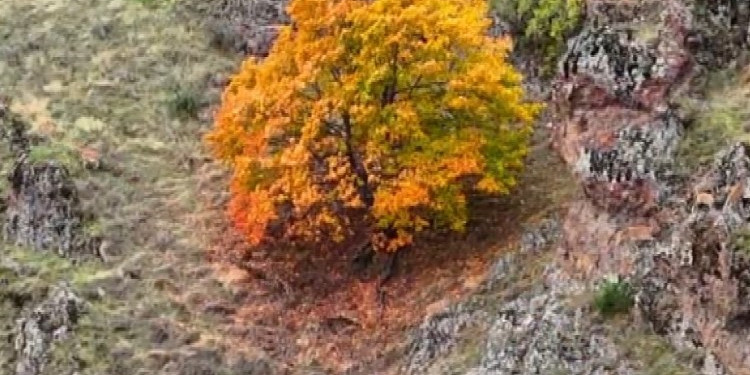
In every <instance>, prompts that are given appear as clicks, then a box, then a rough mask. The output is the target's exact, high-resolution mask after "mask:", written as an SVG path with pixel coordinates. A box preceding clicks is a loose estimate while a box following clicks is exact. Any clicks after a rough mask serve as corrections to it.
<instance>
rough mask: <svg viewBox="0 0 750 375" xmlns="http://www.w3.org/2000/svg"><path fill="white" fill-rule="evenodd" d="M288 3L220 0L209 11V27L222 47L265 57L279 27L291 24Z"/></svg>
mask: <svg viewBox="0 0 750 375" xmlns="http://www.w3.org/2000/svg"><path fill="white" fill-rule="evenodd" d="M287 3H288V1H287V0H221V1H218V2H214V3H213V4H211V6H210V9H209V10H208V13H209V14H208V16H209V22H208V27H209V30H210V31H211V34H212V35H213V39H214V43H216V44H217V45H218V46H220V47H222V48H226V49H229V50H233V51H237V52H243V53H245V54H247V55H251V56H258V57H265V56H266V55H268V52H269V50H270V49H271V45H272V44H273V41H274V40H275V39H276V35H277V33H278V28H279V26H280V25H283V24H286V23H288V22H289V20H288V17H287V15H286V10H285V7H286V4H287Z"/></svg>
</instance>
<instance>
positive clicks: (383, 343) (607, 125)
mask: <svg viewBox="0 0 750 375" xmlns="http://www.w3.org/2000/svg"><path fill="white" fill-rule="evenodd" d="M546 3H548V4H552V5H548V6H550V7H552V9H553V10H555V9H558V10H559V8H555V7H559V6H561V5H560V3H559V2H556V1H547V2H546ZM285 4H286V3H285V2H284V1H273V0H244V1H243V0H212V1H199V0H172V1H167V0H163V1H162V0H149V1H146V0H75V1H73V0H4V1H2V2H0V41H2V43H0V221H2V223H3V229H2V238H3V242H2V244H0V374H9V375H10V374H14V375H42V374H54V375H59V374H71V375H72V374H77V375H84V374H90V375H105V374H106V375H110V374H111V375H117V374H122V375H126V374H127V375H130V374H142V375H145V374H174V375H198V374H200V375H209V374H211V375H213V374H216V375H220V374H221V375H229V374H238V375H239V374H243V375H246V374H256V375H260V374H472V375H480V374H644V375H645V374H654V375H656V374H659V375H661V374H705V375H718V374H736V375H743V374H750V370H748V369H750V250H748V249H750V248H748V246H750V245H749V244H748V243H747V237H748V233H750V232H748V230H749V229H750V228H749V227H748V224H747V223H748V220H750V210H749V208H748V207H750V206H749V204H750V143H744V142H750V138H748V134H750V133H748V132H749V131H750V128H748V125H750V109H748V108H747V105H746V103H747V102H748V100H750V65H749V63H750V60H748V56H747V52H748V51H749V50H750V8H748V6H747V4H745V3H743V2H742V1H739V0H719V1H705V0H668V1H656V0H654V1H651V0H642V1H615V0H612V1H610V0H588V1H586V4H585V7H582V8H581V10H580V11H581V18H580V19H577V20H575V22H572V21H570V20H563V21H564V22H568V21H570V24H565V25H563V27H564V28H565V30H566V31H565V32H564V33H562V34H555V35H561V36H559V38H558V39H554V40H552V41H549V40H548V39H533V38H532V37H530V36H529V35H535V34H534V33H533V32H531V33H529V32H528V31H525V29H524V28H526V27H527V25H528V24H529V21H528V20H526V19H522V17H516V18H514V17H511V16H510V15H509V14H508V13H507V12H508V11H507V9H506V8H503V6H504V5H507V4H510V0H509V2H503V1H502V0H499V1H498V2H496V3H495V4H494V5H495V7H494V8H493V9H494V10H493V12H492V14H491V16H492V18H493V20H494V21H495V23H494V25H495V27H494V28H493V30H492V31H493V32H494V33H497V34H504V33H507V34H510V35H511V36H513V37H514V38H516V39H517V40H518V43H517V44H516V49H515V50H514V52H513V56H512V61H513V62H514V64H515V65H516V66H517V67H518V68H519V69H520V70H521V71H522V73H523V74H524V75H525V84H524V87H525V88H526V91H527V95H528V97H529V99H531V100H538V101H543V102H545V104H546V108H545V110H544V112H543V113H542V114H541V115H540V117H539V119H538V120H537V121H536V124H535V126H534V129H535V133H534V136H533V138H532V141H531V145H530V152H529V155H528V156H527V160H526V167H525V169H524V172H523V174H522V175H521V176H520V178H519V184H518V186H516V187H515V188H514V189H513V191H512V192H511V194H509V195H506V196H501V197H495V196H486V195H475V196H472V197H471V199H470V202H469V208H470V217H469V220H468V223H467V230H466V231H465V232H464V233H443V232H428V233H425V234H421V235H420V238H419V241H418V242H417V243H416V245H415V246H413V247H412V248H409V249H408V251H404V252H403V254H401V255H400V259H399V262H398V267H397V268H396V269H395V273H394V274H393V276H392V277H391V278H389V280H388V282H387V283H385V284H383V285H382V286H381V283H380V279H379V275H380V274H382V273H383V272H384V271H383V269H385V268H388V264H389V259H388V258H387V257H386V256H384V255H382V254H378V255H376V256H375V257H374V259H373V261H372V264H371V265H370V266H369V267H366V268H365V269H360V268H358V267H355V266H353V264H355V263H356V256H357V254H354V253H352V252H350V251H346V249H328V248H304V249H300V250H295V251H267V250H259V251H248V245H247V243H246V242H245V241H244V239H243V238H242V236H241V235H240V234H238V233H237V232H236V231H235V229H234V228H233V226H232V224H231V222H230V220H229V219H228V218H227V216H226V215H225V210H226V205H227V202H228V200H229V192H228V191H227V186H228V183H229V182H228V181H229V171H228V170H227V169H226V167H225V166H223V165H221V164H220V163H219V162H217V161H216V160H214V159H213V157H212V156H211V154H210V153H209V152H208V150H207V149H206V147H205V144H204V142H203V140H202V137H203V135H204V134H205V133H206V132H207V131H209V130H210V129H211V128H212V126H213V120H214V119H213V116H214V114H215V113H216V110H217V107H218V105H219V103H220V100H221V93H222V90H224V87H225V86H226V84H227V83H228V82H229V80H230V79H231V76H232V74H233V73H234V72H236V71H237V69H238V68H239V66H240V63H241V62H242V60H243V59H244V58H245V57H246V56H256V57H258V58H262V57H263V56H265V55H266V54H267V53H268V51H269V48H270V46H271V44H272V43H273V40H274V37H275V35H276V31H277V30H278V27H279V25H282V24H286V23H288V22H289V20H288V19H287V17H286V15H285V13H284V10H283V9H284V6H285ZM549 22H556V21H554V20H552V21H549ZM542 28H543V26H542ZM537 32H539V31H537ZM545 33H546V34H545ZM541 35H553V34H552V33H551V31H549V30H546V29H542V31H541ZM539 40H545V43H549V44H548V45H545V46H544V47H543V46H541V45H540V44H538V43H540V42H539ZM248 254H249V255H248Z"/></svg>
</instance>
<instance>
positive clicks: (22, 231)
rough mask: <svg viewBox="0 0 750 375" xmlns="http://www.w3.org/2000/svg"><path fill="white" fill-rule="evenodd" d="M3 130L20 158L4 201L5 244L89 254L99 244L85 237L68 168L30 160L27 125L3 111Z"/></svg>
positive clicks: (0, 122) (0, 113)
mask: <svg viewBox="0 0 750 375" xmlns="http://www.w3.org/2000/svg"><path fill="white" fill-rule="evenodd" d="M0 129H3V133H2V134H0V136H2V137H3V138H4V139H5V140H6V141H7V143H8V147H9V150H10V151H11V154H12V155H15V163H14V165H13V167H12V169H11V171H10V174H9V176H8V180H9V183H10V184H9V185H10V186H9V192H8V196H7V198H6V199H5V206H6V207H5V222H4V224H3V231H2V235H3V238H4V239H5V241H7V242H10V243H13V244H15V245H18V246H26V247H29V248H32V249H34V250H38V251H52V252H55V253H57V254H58V255H61V256H65V257H78V256H81V255H83V254H84V253H90V252H91V251H89V249H91V248H92V247H95V241H92V240H91V239H87V238H86V236H85V235H84V231H83V213H82V211H81V209H80V202H79V199H78V190H77V188H76V186H75V183H74V182H73V179H72V177H71V176H70V174H69V172H68V170H67V168H66V167H65V166H64V165H62V164H61V163H59V162H57V161H55V160H46V161H32V160H30V158H29V152H30V151H29V148H30V143H31V142H30V136H29V135H28V134H27V133H26V126H25V125H24V124H23V122H22V121H20V120H19V119H18V118H17V117H15V116H13V115H12V114H11V113H10V112H9V111H7V110H6V109H2V108H0Z"/></svg>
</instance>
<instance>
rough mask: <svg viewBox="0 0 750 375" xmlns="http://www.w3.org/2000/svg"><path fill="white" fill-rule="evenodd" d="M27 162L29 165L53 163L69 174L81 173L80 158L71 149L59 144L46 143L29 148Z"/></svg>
mask: <svg viewBox="0 0 750 375" xmlns="http://www.w3.org/2000/svg"><path fill="white" fill-rule="evenodd" d="M28 157H29V161H30V162H31V163H43V162H48V161H55V162H58V163H60V164H62V165H63V166H65V168H67V169H68V172H70V173H71V174H76V173H78V172H80V171H81V167H82V164H81V158H80V156H79V155H78V154H77V153H75V151H73V150H72V149H71V148H69V147H67V146H65V145H63V144H61V143H47V144H40V145H36V146H33V147H31V149H30V150H29V156H28Z"/></svg>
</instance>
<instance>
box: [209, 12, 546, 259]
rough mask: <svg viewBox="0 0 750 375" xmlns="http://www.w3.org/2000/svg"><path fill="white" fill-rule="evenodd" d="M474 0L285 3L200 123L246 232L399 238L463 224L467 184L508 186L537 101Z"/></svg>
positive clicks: (389, 242)
mask: <svg viewBox="0 0 750 375" xmlns="http://www.w3.org/2000/svg"><path fill="white" fill-rule="evenodd" d="M485 3H486V2H485V1H483V0H370V1H365V0H293V1H292V2H291V4H290V5H289V8H288V12H289V14H290V16H291V19H292V20H293V22H292V24H291V25H289V26H286V27H284V28H283V29H282V30H281V32H280V33H279V37H278V39H277V41H276V44H275V45H274V47H273V49H272V50H271V53H270V55H269V56H268V57H267V58H266V59H265V60H263V61H256V60H254V59H249V60H247V61H246V62H245V63H244V64H243V65H242V67H241V69H240V71H239V73H238V74H237V75H236V76H235V77H234V79H233V80H232V82H231V83H230V85H229V87H228V88H227V89H226V91H225V93H224V96H223V102H222V107H221V110H220V111H219V113H218V115H217V119H216V124H215V129H214V130H213V131H212V132H211V133H210V134H209V135H208V136H207V140H208V141H209V143H210V144H211V146H212V148H213V150H214V152H215V154H216V156H217V157H219V158H220V159H222V160H224V161H225V162H226V163H228V165H230V166H231V167H232V168H233V169H234V177H233V182H232V185H231V192H232V197H233V198H232V203H231V207H230V211H231V213H232V216H233V218H234V220H235V221H236V223H237V225H238V227H239V228H240V229H241V230H242V231H243V232H244V233H245V234H246V235H247V236H248V238H249V239H250V241H251V242H253V243H259V242H261V241H262V240H263V239H265V238H266V237H267V235H268V228H269V226H274V227H281V228H284V231H283V236H284V237H286V238H288V239H295V240H296V239H304V240H313V241H318V240H324V239H333V240H341V239H344V238H346V237H347V235H349V234H351V233H352V228H350V225H352V224H351V223H352V222H357V223H364V224H365V225H368V227H369V228H370V233H371V234H372V236H373V238H372V243H373V244H374V245H375V246H376V247H377V248H378V249H379V250H383V251H396V250H398V249H400V248H402V247H404V246H407V245H409V244H410V243H411V241H412V240H413V234H414V233H415V232H418V231H420V230H422V229H424V228H427V227H428V226H429V225H430V223H434V222H440V223H443V224H446V225H447V226H449V227H450V228H453V229H456V230H461V229H462V228H463V226H464V224H465V222H466V207H465V206H466V199H465V196H464V192H465V191H466V189H478V190H482V191H486V192H494V193H505V192H508V191H509V189H510V188H511V187H512V186H513V185H514V184H515V175H516V174H517V172H518V171H519V169H520V167H521V166H522V164H523V163H522V162H523V158H524V156H525V154H526V143H527V141H528V136H529V134H530V123H531V121H532V120H533V118H534V116H535V114H536V113H537V111H538V106H537V105H535V104H530V103H525V102H524V101H523V91H522V88H521V85H520V83H521V77H520V75H519V74H518V73H517V72H516V70H515V69H514V68H513V67H512V66H511V65H510V64H509V63H508V61H507V54H508V51H509V48H510V45H511V44H510V41H509V40H507V39H495V38H492V37H489V36H488V33H487V28H488V26H489V21H488V20H487V19H486V17H485V15H486V14H487V5H486V4H485ZM436 219H439V220H436Z"/></svg>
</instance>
